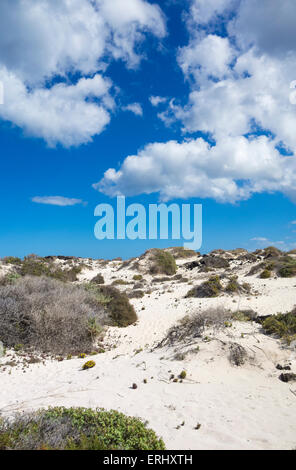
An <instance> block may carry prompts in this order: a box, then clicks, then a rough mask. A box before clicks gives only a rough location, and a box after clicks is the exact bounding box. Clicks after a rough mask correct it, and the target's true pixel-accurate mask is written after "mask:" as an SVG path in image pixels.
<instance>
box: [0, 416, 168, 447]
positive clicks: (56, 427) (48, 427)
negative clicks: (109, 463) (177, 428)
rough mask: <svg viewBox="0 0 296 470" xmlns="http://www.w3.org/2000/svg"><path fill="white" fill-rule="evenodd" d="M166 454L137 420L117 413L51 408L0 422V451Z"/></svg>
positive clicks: (161, 442)
mask: <svg viewBox="0 0 296 470" xmlns="http://www.w3.org/2000/svg"><path fill="white" fill-rule="evenodd" d="M10 449H12V450H164V449H165V445H164V442H163V440H162V439H160V438H158V437H157V435H156V434H155V432H154V431H153V430H151V429H147V427H146V424H145V423H143V422H142V421H141V420H140V419H138V418H132V417H129V416H125V415H124V414H122V413H119V412H118V411H113V410H111V411H105V410H104V409H96V410H92V409H88V408H69V409H67V408H62V407H61V408H49V409H48V410H39V411H37V412H33V413H28V414H18V415H16V416H15V418H14V419H13V420H4V419H2V420H0V450H10Z"/></svg>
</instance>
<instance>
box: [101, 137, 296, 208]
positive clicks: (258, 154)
mask: <svg viewBox="0 0 296 470" xmlns="http://www.w3.org/2000/svg"><path fill="white" fill-rule="evenodd" d="M93 186H94V188H95V189H97V190H99V191H102V192H104V193H105V194H107V195H109V196H116V195H120V194H124V195H127V196H133V195H137V194H140V193H146V194H150V193H154V192H159V193H160V197H161V199H162V200H164V201H167V200H169V199H173V198H190V197H199V198H213V199H215V200H217V201H219V202H230V203H234V202H236V201H238V200H241V199H247V198H249V197H250V196H251V195H252V194H254V193H259V192H263V191H274V190H281V191H283V192H285V193H287V194H288V195H289V196H290V197H291V198H294V199H295V201H296V189H293V188H296V163H295V160H294V159H292V157H283V156H282V155H280V153H279V152H278V151H277V150H276V149H275V148H274V144H273V141H272V140H271V139H269V138H267V137H266V136H260V137H257V138H254V139H252V140H251V139H247V138H246V137H235V138H233V137H224V138H221V140H219V141H218V142H217V143H216V145H215V146H210V145H209V144H208V143H207V142H206V141H205V140H203V139H201V138H198V139H191V140H188V141H185V142H182V143H178V142H176V141H170V142H167V143H154V144H150V145H148V146H146V147H145V148H144V149H143V150H142V151H141V152H139V154H138V155H132V156H129V157H127V158H126V159H125V161H124V162H123V164H122V166H121V167H120V169H119V170H118V171H116V170H115V169H112V168H111V169H109V170H107V171H106V173H105V175H104V178H103V179H102V180H101V181H99V182H98V183H96V184H94V185H93Z"/></svg>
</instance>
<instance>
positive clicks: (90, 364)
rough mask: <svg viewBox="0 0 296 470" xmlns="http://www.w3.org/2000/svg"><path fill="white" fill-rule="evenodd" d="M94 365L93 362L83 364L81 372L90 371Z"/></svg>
mask: <svg viewBox="0 0 296 470" xmlns="http://www.w3.org/2000/svg"><path fill="white" fill-rule="evenodd" d="M95 365H96V363H95V361H87V362H86V363H85V364H83V366H82V369H83V370H88V369H92V368H93V367H95Z"/></svg>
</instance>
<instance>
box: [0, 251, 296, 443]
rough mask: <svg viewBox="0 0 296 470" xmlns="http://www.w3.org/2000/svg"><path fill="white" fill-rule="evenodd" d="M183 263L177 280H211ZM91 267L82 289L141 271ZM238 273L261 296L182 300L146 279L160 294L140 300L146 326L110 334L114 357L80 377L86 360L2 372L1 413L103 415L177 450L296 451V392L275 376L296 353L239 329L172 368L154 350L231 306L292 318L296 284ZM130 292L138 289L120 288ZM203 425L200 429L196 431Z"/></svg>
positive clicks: (114, 265)
mask: <svg viewBox="0 0 296 470" xmlns="http://www.w3.org/2000/svg"><path fill="white" fill-rule="evenodd" d="M187 261H188V260H187ZM179 264H180V268H179V270H178V272H180V273H181V274H183V275H184V276H186V277H189V278H190V280H191V281H192V282H193V283H194V285H195V284H197V283H199V282H202V280H204V278H207V277H208V276H207V275H205V274H204V273H203V274H201V273H198V272H196V270H192V271H188V270H186V269H185V268H183V267H182V264H184V262H181V263H179ZM91 266H92V269H85V270H84V271H83V272H82V274H81V276H80V280H81V281H82V280H86V279H91V278H92V277H94V276H95V275H96V274H97V273H99V272H100V273H101V274H103V276H104V278H105V281H106V283H110V282H112V281H113V280H114V278H116V279H118V278H121V279H124V280H126V281H127V282H131V281H132V277H133V275H134V274H135V272H136V271H134V270H131V269H129V268H130V266H127V267H126V268H123V269H119V268H121V267H122V264H121V263H120V262H110V263H108V264H107V265H105V266H103V265H102V263H100V262H95V261H94V262H91ZM232 269H233V270H234V272H236V274H239V279H240V280H241V281H243V282H246V281H247V282H249V283H250V284H251V286H252V291H253V292H254V291H258V294H257V295H250V296H249V297H241V296H228V295H226V296H222V297H218V298H215V299H184V295H185V294H186V292H187V291H188V290H189V288H190V287H192V286H191V285H188V283H178V282H177V281H173V282H164V283H160V284H158V283H156V284H154V283H151V280H152V277H151V276H150V275H148V274H144V275H143V276H144V278H145V279H146V281H147V284H146V288H147V290H148V288H149V289H155V290H153V292H152V293H151V294H146V295H145V297H144V298H143V299H140V300H139V299H137V300H132V302H133V304H134V306H135V308H136V311H137V313H138V316H139V321H138V323H137V324H136V325H133V326H130V327H128V328H125V329H118V328H110V329H109V330H108V332H107V335H106V340H105V341H106V346H107V347H109V348H110V350H109V351H108V352H106V353H105V354H101V355H98V356H96V357H95V361H96V367H95V368H93V369H91V370H89V371H82V370H81V366H82V364H83V363H84V360H82V359H72V360H69V361H66V360H65V361H63V362H54V361H46V363H45V365H43V364H33V365H30V366H29V367H27V368H24V369H23V368H22V367H12V368H10V367H6V369H5V370H3V368H2V369H0V380H1V388H0V411H1V413H2V414H3V415H11V414H12V413H13V412H15V411H16V410H19V411H22V410H29V409H37V408H39V407H47V406H54V405H63V406H86V407H88V406H90V407H105V408H107V409H111V408H112V409H118V410H120V411H123V412H125V413H127V414H130V415H134V416H139V417H141V418H143V419H145V420H147V421H148V422H149V425H150V426H151V427H152V428H154V429H155V431H156V432H157V433H158V434H159V435H160V436H162V437H163V438H164V440H165V443H166V446H167V448H169V449H292V448H295V447H296V395H295V394H294V393H293V392H295V393H296V383H288V384H287V383H283V382H281V381H280V380H279V379H278V377H279V374H280V372H279V371H278V370H277V369H276V367H275V366H276V365H277V364H278V363H280V364H288V363H290V364H291V368H292V370H293V371H294V372H296V350H295V348H294V349H293V348H290V349H288V348H283V347H282V345H281V343H280V342H279V341H278V340H276V339H274V338H270V337H267V336H265V335H263V334H262V332H261V330H260V327H259V326H258V325H257V324H256V323H253V322H248V323H241V322H234V323H233V326H232V327H230V328H224V329H223V330H221V331H218V332H213V334H212V341H210V342H208V343H207V342H205V341H203V340H202V339H200V338H199V339H196V342H195V345H194V346H197V345H198V346H199V352H194V353H191V354H189V355H187V356H186V358H185V359H184V360H181V361H180V360H176V359H174V356H175V353H176V351H175V350H174V348H166V349H154V348H153V346H155V345H156V344H157V343H158V342H159V341H161V340H162V339H163V338H164V336H165V334H166V332H167V330H168V329H169V328H170V327H171V326H173V325H175V324H176V322H177V321H178V320H179V319H181V318H183V317H184V315H186V314H190V313H192V312H193V311H196V310H198V309H200V310H204V309H205V308H207V307H208V306H213V305H223V306H224V307H227V308H230V309H231V310H233V311H236V310H237V309H238V308H240V309H244V308H252V309H254V310H255V311H256V312H257V313H258V314H260V315H267V314H270V313H277V312H287V311H289V310H291V308H292V307H293V306H294V305H295V304H296V301H295V291H296V287H295V285H296V279H295V278H294V279H293V278H292V279H271V280H261V279H258V278H257V277H256V276H252V277H247V278H246V277H245V274H246V273H247V272H248V271H249V269H250V264H248V265H242V266H239V265H238V264H237V263H234V264H233V266H232ZM222 272H224V271H223V270H222V271H221V273H222ZM217 273H219V270H218V271H217ZM129 287H132V285H127V286H121V287H120V288H121V289H126V288H129ZM143 307H145V309H143ZM242 333H243V335H242ZM233 342H236V343H239V344H241V345H243V346H244V348H245V349H246V351H247V352H248V360H247V361H246V364H244V365H243V366H241V367H236V366H234V365H231V364H230V362H229V360H228V354H229V344H230V343H233ZM180 348H181V346H178V347H177V349H178V350H181V349H180ZM185 349H186V348H185ZM5 360H6V359H5V358H4V359H2V360H0V361H1V362H2V363H4V362H5ZM182 370H186V371H187V377H186V379H185V380H184V381H183V383H173V382H172V381H170V380H169V379H170V376H171V375H172V374H174V375H175V376H177V375H178V374H179V373H180V372H181V371H182ZM144 379H147V384H144V383H143V380H144ZM133 383H136V384H137V386H138V388H137V389H136V390H133V389H132V388H131V386H132V384H133ZM198 423H200V424H201V427H200V429H198V430H197V429H195V427H196V425H197V424H198Z"/></svg>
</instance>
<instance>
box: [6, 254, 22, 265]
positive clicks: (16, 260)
mask: <svg viewBox="0 0 296 470" xmlns="http://www.w3.org/2000/svg"><path fill="white" fill-rule="evenodd" d="M2 261H3V263H5V264H17V265H19V264H21V263H22V260H21V259H20V258H17V257H15V256H6V257H5V258H2Z"/></svg>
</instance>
